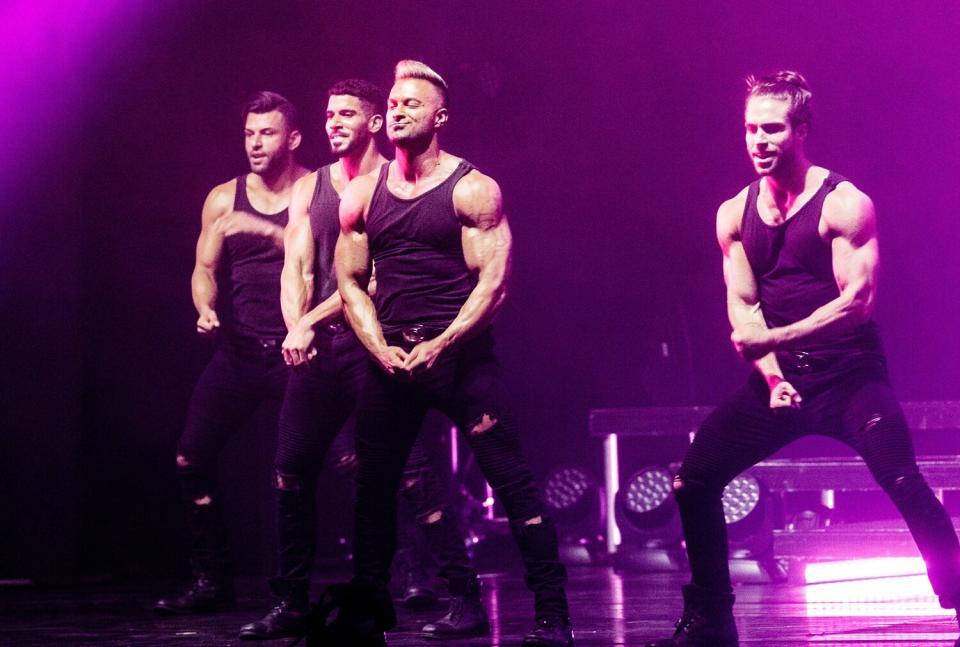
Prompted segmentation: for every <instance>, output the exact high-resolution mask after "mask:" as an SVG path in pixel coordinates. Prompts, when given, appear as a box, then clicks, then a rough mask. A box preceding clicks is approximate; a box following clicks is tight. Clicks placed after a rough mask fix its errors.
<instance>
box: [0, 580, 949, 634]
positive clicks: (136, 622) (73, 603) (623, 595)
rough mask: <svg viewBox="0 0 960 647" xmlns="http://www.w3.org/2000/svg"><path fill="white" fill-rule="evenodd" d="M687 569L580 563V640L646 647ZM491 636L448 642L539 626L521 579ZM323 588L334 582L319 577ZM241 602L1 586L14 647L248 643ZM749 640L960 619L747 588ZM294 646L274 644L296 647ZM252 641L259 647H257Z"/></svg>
mask: <svg viewBox="0 0 960 647" xmlns="http://www.w3.org/2000/svg"><path fill="white" fill-rule="evenodd" d="M684 579H685V578H684V577H682V576H680V575H675V574H655V575H642V574H624V575H618V574H616V573H614V572H613V571H612V570H611V569H609V568H606V567H575V568H572V569H571V570H570V587H569V591H570V602H571V607H572V613H573V622H574V629H575V634H576V638H577V645H581V646H585V645H591V646H599V645H603V646H606V647H610V646H614V645H631V646H634V645H643V644H644V642H645V640H648V639H651V638H654V637H662V636H663V635H665V634H667V633H669V630H670V628H671V627H672V623H673V621H674V620H675V619H676V617H677V615H678V613H679V610H680V596H679V590H678V586H679V585H680V584H681V583H682V582H683V581H684ZM483 582H484V597H485V603H486V605H487V609H488V611H489V613H490V619H491V621H492V625H493V633H492V635H491V636H490V637H489V638H485V639H482V640H480V639H474V640H463V641H448V642H446V643H445V644H449V645H458V646H467V645H469V646H471V647H479V646H481V645H483V646H488V645H497V646H499V645H518V644H519V642H520V638H521V636H522V635H523V633H524V632H525V631H527V630H529V628H530V627H531V625H532V600H531V596H530V595H529V594H528V593H527V592H526V590H525V589H524V587H523V583H522V580H521V578H520V577H518V576H517V575H516V574H498V575H485V576H484V578H483ZM315 584H316V590H317V591H319V590H320V586H321V585H322V583H320V582H316V583H315ZM237 585H238V595H239V600H238V604H237V607H236V608H235V609H232V610H230V611H226V612H223V613H218V614H213V615H204V616H193V617H174V618H167V617H159V616H157V615H155V614H154V613H153V612H152V611H150V605H151V604H152V602H153V600H154V599H155V598H156V597H157V596H158V595H160V594H168V593H170V592H172V591H173V590H175V589H176V585H175V583H173V582H155V583H152V582H138V583H135V584H124V585H112V584H98V585H88V586H84V587H81V588H74V589H70V590H40V589H35V588H6V589H0V644H3V645H36V646H39V645H44V646H49V645H158V646H159V645H164V646H167V645H183V646H185V647H186V646H199V645H239V644H241V643H240V641H239V640H237V639H236V632H237V629H238V628H239V627H240V626H241V625H242V624H244V623H246V622H249V621H251V620H253V619H255V618H257V617H259V616H260V615H262V614H263V613H264V612H265V611H266V610H267V608H268V607H269V605H270V596H269V594H268V593H267V587H266V583H265V582H264V581H263V580H260V579H254V578H243V579H240V580H238V582H237ZM736 594H737V606H736V616H737V622H738V625H739V627H740V635H741V644H744V645H763V646H765V647H777V646H779V645H815V646H817V647H821V646H827V645H855V646H858V647H867V646H869V645H884V646H887V645H923V646H928V645H929V646H932V645H938V646H946V645H949V646H952V645H953V644H954V643H953V641H954V640H955V639H956V637H957V635H958V634H957V625H956V621H955V620H954V618H953V615H952V614H951V613H950V612H947V611H944V610H942V609H940V608H939V606H938V605H937V603H936V600H935V598H934V597H933V595H932V593H931V592H930V588H929V584H927V583H926V578H924V577H918V576H912V577H900V578H885V579H875V580H868V581H860V582H855V583H845V584H817V585H809V586H788V585H785V584H783V585H781V584H752V585H742V586H738V587H737V590H736ZM399 615H400V625H399V627H397V629H395V630H394V631H392V632H390V634H388V641H387V642H388V643H389V645H391V646H394V647H399V646H409V645H423V644H432V645H437V644H444V643H436V642H434V641H425V640H423V639H421V638H419V637H418V636H417V630H418V628H419V627H420V626H421V625H422V624H423V623H424V622H425V621H428V620H431V619H433V618H435V617H437V616H438V614H437V613H436V612H435V611H431V612H418V613H412V612H409V611H406V610H403V609H400V610H399ZM287 642H288V641H273V642H270V643H267V644H271V645H285V644H287ZM245 644H251V643H245Z"/></svg>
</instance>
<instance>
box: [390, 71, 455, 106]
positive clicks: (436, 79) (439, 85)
mask: <svg viewBox="0 0 960 647" xmlns="http://www.w3.org/2000/svg"><path fill="white" fill-rule="evenodd" d="M403 79H422V80H424V81H426V82H428V83H430V84H431V85H433V87H435V88H436V89H437V91H438V92H440V98H441V99H443V107H444V108H446V107H448V106H449V105H450V88H449V87H447V82H446V81H444V80H443V77H442V76H440V75H439V74H437V71H436V70H434V69H433V68H432V67H430V66H429V65H427V64H426V63H424V62H423V61H415V60H412V59H406V60H403V61H400V62H398V63H397V66H396V67H395V68H394V71H393V80H394V81H402V80H403Z"/></svg>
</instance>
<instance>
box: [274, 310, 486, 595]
mask: <svg viewBox="0 0 960 647" xmlns="http://www.w3.org/2000/svg"><path fill="white" fill-rule="evenodd" d="M314 347H315V348H316V349H317V356H316V357H315V358H314V359H313V360H311V361H310V363H309V364H307V365H306V366H304V367H298V368H296V369H294V370H293V372H292V375H291V377H290V382H289V384H288V385H287V392H286V395H285V396H284V400H283V407H282V408H281V411H280V432H279V439H278V441H277V456H276V461H275V462H276V489H277V501H278V514H279V519H278V530H279V535H280V536H279V546H280V559H279V573H278V575H277V576H276V577H274V578H272V579H271V587H272V588H273V590H274V592H276V593H277V594H278V595H281V596H285V597H291V598H293V599H296V600H298V601H303V600H304V599H305V597H306V595H307V591H308V589H309V583H310V571H311V568H312V566H313V557H314V546H315V543H316V525H315V523H316V522H315V497H316V491H317V484H316V482H317V476H318V473H319V471H320V469H321V467H322V465H323V464H324V462H328V463H330V464H331V467H332V468H333V469H334V471H335V472H336V473H337V474H338V475H340V476H341V477H343V478H345V479H347V480H348V481H350V482H353V481H354V480H355V478H356V473H357V465H358V461H357V460H356V450H355V442H354V440H355V439H354V434H353V433H351V430H350V429H349V425H348V420H349V418H350V416H351V414H352V413H353V411H354V409H355V405H356V401H357V397H358V395H359V394H360V392H361V389H362V388H363V386H364V383H365V381H366V377H367V364H368V355H367V351H366V349H364V348H363V346H362V345H361V344H360V342H359V341H357V338H356V337H355V336H354V334H353V332H352V331H350V330H346V331H345V332H339V333H331V332H330V331H329V329H327V328H320V330H319V331H318V332H317V335H316V337H315V339H314ZM345 425H347V427H348V429H347V430H346V431H344V426H345ZM401 467H403V470H402V474H403V488H402V489H401V493H402V496H403V498H404V500H405V502H406V503H407V506H405V507H406V509H407V510H406V512H408V514H406V515H405V521H406V523H405V525H404V540H405V542H407V546H408V552H410V553H412V552H414V551H415V550H416V548H414V547H412V546H411V545H412V544H417V543H422V542H421V541H420V539H421V535H424V536H425V537H423V538H424V539H425V540H426V543H427V545H428V547H429V548H430V549H431V550H432V552H433V553H434V555H435V556H436V559H437V562H438V564H439V567H440V576H441V578H443V579H445V580H446V581H447V583H448V585H449V586H450V588H451V592H455V591H456V588H457V586H458V585H459V583H460V582H467V583H472V582H473V581H475V580H476V577H477V573H476V571H475V570H474V569H473V567H472V565H471V564H470V559H469V556H468V555H467V551H466V547H465V544H464V540H463V533H462V531H461V529H460V523H459V518H458V515H457V513H456V511H455V510H452V509H451V507H450V505H449V503H448V499H447V488H446V487H445V486H444V484H443V483H442V482H441V481H440V479H439V478H438V476H437V473H436V470H435V469H433V466H432V465H431V464H430V461H429V459H428V457H427V455H426V453H425V451H424V450H423V447H422V446H421V445H420V443H417V444H416V445H415V447H414V448H413V451H411V452H410V457H409V459H408V460H407V461H406V465H405V467H404V466H403V465H401ZM436 513H440V514H439V515H437V514H436ZM414 526H419V528H420V529H422V532H417V529H416V528H414ZM408 560H409V562H410V563H409V564H408V566H412V565H413V564H414V563H416V562H417V561H418V560H417V558H415V557H413V556H412V555H411V556H410V557H409V558H408Z"/></svg>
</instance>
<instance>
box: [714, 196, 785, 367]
mask: <svg viewBox="0 0 960 647" xmlns="http://www.w3.org/2000/svg"><path fill="white" fill-rule="evenodd" d="M742 206H743V205H742V202H740V201H739V200H737V199H734V200H731V201H729V202H725V203H724V204H723V205H722V206H721V207H720V210H719V211H718V212H717V240H718V242H719V243H720V250H721V251H722V252H723V280H724V282H725V283H726V286H727V318H728V319H729V320H730V326H731V327H732V328H733V330H734V333H735V334H736V333H737V332H738V331H742V330H744V329H748V328H759V329H762V330H766V329H767V322H766V320H765V319H764V318H763V312H761V310H760V299H759V296H758V294H757V283H756V279H755V278H754V276H753V270H752V269H751V268H750V263H749V262H748V261H747V254H746V252H745V251H744V249H743V243H742V242H741V241H740V231H739V229H740V223H739V220H740V213H741V212H742ZM754 365H755V366H756V367H757V369H758V370H759V371H760V372H761V373H762V374H763V376H764V378H766V380H767V384H771V383H773V382H776V381H777V380H781V379H783V372H782V371H781V370H780V366H779V364H778V363H777V358H776V356H775V355H774V354H773V353H772V352H770V353H766V354H765V355H763V356H761V357H759V358H757V359H755V360H754Z"/></svg>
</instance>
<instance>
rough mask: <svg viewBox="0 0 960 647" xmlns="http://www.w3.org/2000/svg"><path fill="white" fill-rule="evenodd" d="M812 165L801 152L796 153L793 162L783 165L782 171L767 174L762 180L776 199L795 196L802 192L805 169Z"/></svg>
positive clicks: (805, 178) (804, 184) (807, 169)
mask: <svg viewBox="0 0 960 647" xmlns="http://www.w3.org/2000/svg"><path fill="white" fill-rule="evenodd" d="M811 166H813V165H812V164H811V163H810V161H809V160H808V159H807V158H806V156H804V155H803V154H802V153H801V154H799V155H797V157H796V159H794V161H793V163H791V164H789V165H787V166H785V167H784V169H783V172H782V173H777V174H776V175H768V176H766V178H764V180H765V181H766V184H767V188H768V189H769V190H770V193H771V194H772V195H773V196H774V197H775V198H777V201H778V202H779V201H781V200H787V201H789V200H790V199H791V198H795V197H796V196H798V195H800V194H801V193H803V191H804V189H805V188H806V183H807V171H809V170H810V167H811Z"/></svg>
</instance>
